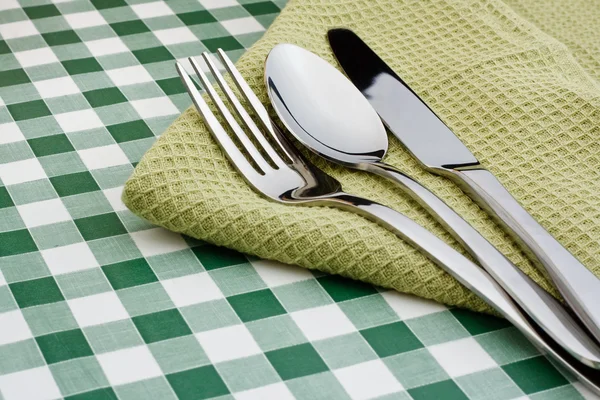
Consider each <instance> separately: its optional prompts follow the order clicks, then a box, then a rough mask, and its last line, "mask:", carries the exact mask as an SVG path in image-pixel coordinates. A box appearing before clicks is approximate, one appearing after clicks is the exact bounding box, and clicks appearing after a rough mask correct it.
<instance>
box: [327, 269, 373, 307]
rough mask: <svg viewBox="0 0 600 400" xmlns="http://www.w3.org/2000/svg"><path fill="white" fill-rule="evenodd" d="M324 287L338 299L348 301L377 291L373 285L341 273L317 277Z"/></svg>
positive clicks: (332, 296) (337, 300)
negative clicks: (345, 276)
mask: <svg viewBox="0 0 600 400" xmlns="http://www.w3.org/2000/svg"><path fill="white" fill-rule="evenodd" d="M317 280H318V281H319V283H320V284H321V286H323V289H325V290H326V291H327V293H329V295H330V296H331V298H332V299H333V300H334V301H336V302H340V301H346V300H350V299H356V298H358V297H363V296H369V295H371V294H375V293H377V289H375V287H373V286H372V285H369V284H366V283H364V282H359V281H355V280H353V279H348V278H344V277H342V276H339V275H327V276H324V277H321V278H318V279H317Z"/></svg>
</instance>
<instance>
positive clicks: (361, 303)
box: [338, 294, 400, 329]
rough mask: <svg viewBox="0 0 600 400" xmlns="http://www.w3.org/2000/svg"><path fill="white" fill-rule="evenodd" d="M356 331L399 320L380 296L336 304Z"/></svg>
mask: <svg viewBox="0 0 600 400" xmlns="http://www.w3.org/2000/svg"><path fill="white" fill-rule="evenodd" d="M338 305H339V307H340V308H341V309H342V311H344V313H345V314H346V316H347V317H348V318H349V319H350V321H352V323H353V324H354V326H356V328H357V329H366V328H371V327H373V326H378V325H384V324H389V323H392V322H395V321H398V320H399V319H400V318H399V317H398V315H397V314H396V313H395V312H394V310H393V309H392V308H391V307H390V306H389V305H388V303H387V302H386V301H385V300H384V298H383V297H382V296H381V295H380V294H375V295H372V296H365V297H359V298H357V299H353V300H349V301H344V302H342V303H339V304H338Z"/></svg>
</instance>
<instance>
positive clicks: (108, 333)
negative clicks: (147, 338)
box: [83, 319, 144, 354]
mask: <svg viewBox="0 0 600 400" xmlns="http://www.w3.org/2000/svg"><path fill="white" fill-rule="evenodd" d="M83 332H84V333H85V336H86V338H87V340H88V342H89V343H90V346H91V347H92V349H93V350H94V353H95V354H102V353H108V352H111V351H116V350H120V349H126V348H129V347H135V346H138V345H141V344H144V342H143V340H142V338H141V337H140V334H139V333H138V331H137V330H136V329H135V326H134V325H133V322H131V320H129V319H126V320H122V321H114V322H108V323H106V324H102V325H96V326H89V327H87V328H83Z"/></svg>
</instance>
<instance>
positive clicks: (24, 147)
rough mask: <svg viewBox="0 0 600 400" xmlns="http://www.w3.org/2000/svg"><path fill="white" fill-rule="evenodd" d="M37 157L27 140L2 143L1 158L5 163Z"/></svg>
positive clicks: (0, 147) (0, 146)
mask: <svg viewBox="0 0 600 400" xmlns="http://www.w3.org/2000/svg"><path fill="white" fill-rule="evenodd" d="M33 157H35V156H34V154H33V151H31V148H30V147H29V145H28V144H27V142H25V141H20V142H14V143H8V144H2V145H0V160H2V162H3V163H9V162H14V161H21V160H27V159H29V158H33Z"/></svg>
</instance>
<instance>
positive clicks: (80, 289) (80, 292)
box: [56, 268, 112, 299]
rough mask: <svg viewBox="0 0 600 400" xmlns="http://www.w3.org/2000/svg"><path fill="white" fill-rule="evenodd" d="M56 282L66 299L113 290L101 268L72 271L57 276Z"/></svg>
mask: <svg viewBox="0 0 600 400" xmlns="http://www.w3.org/2000/svg"><path fill="white" fill-rule="evenodd" d="M56 283H57V284H58V286H59V287H60V290H61V292H62V294H63V295H64V296H65V298H66V299H75V298H78V297H85V296H93V295H95V294H98V293H104V292H108V291H112V287H111V286H110V284H109V283H108V280H107V279H106V277H105V276H104V273H102V270H101V269H100V268H91V269H87V270H83V271H77V272H71V273H68V274H62V275H58V276H56Z"/></svg>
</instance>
